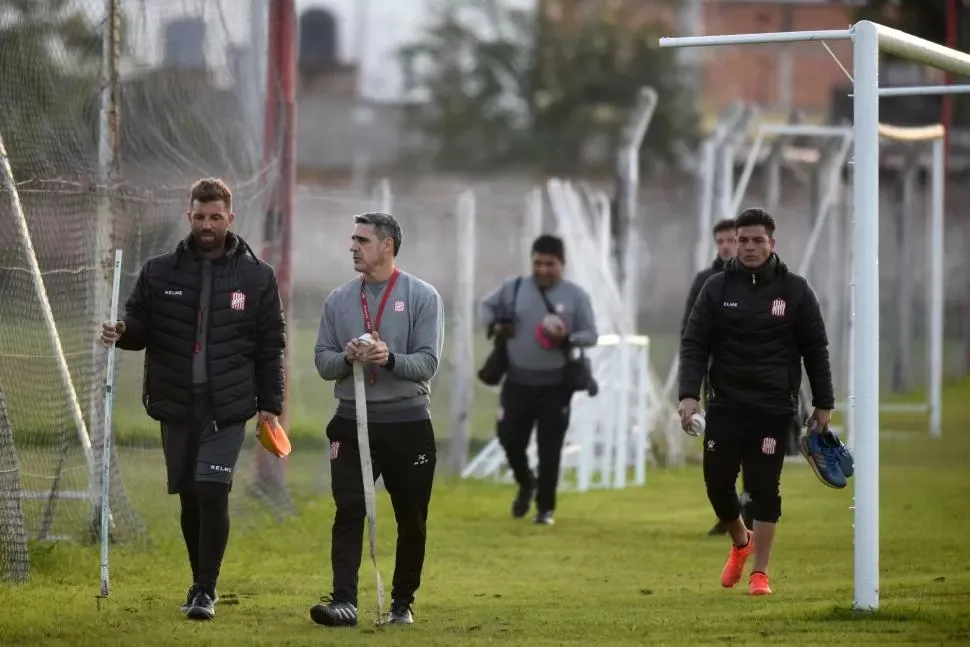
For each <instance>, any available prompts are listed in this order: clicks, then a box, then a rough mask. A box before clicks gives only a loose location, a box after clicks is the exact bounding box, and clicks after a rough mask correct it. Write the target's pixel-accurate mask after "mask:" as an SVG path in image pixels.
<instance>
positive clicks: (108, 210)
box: [88, 0, 121, 527]
mask: <svg viewBox="0 0 970 647" xmlns="http://www.w3.org/2000/svg"><path fill="white" fill-rule="evenodd" d="M118 3H119V0H104V31H103V32H102V35H101V79H100V80H101V104H100V110H99V115H98V117H99V119H98V192H97V226H96V229H95V241H94V266H95V267H96V268H97V274H96V279H95V280H94V281H92V283H91V290H92V295H91V296H92V297H93V299H92V304H91V305H92V308H93V313H94V317H96V318H97V319H98V320H100V319H102V318H103V317H104V316H105V313H107V312H108V309H109V305H110V304H109V301H110V299H111V283H112V268H113V266H114V262H113V261H114V259H113V258H112V254H111V250H112V249H113V248H114V247H115V240H114V237H115V222H114V213H113V211H114V210H113V208H112V193H113V191H114V184H115V183H116V179H117V178H116V176H117V171H118V127H119V114H118V98H119V92H118V87H119V82H118V57H119V54H120V52H119V51H118V49H119V31H120V27H121V24H120V17H121V10H120V8H119V7H118ZM103 366H104V347H103V346H102V345H101V342H99V341H94V342H93V343H92V347H91V369H90V370H91V371H92V372H94V373H100V372H101V370H102V367H103ZM101 386H102V384H101V383H99V382H98V381H97V380H91V386H90V387H89V389H88V402H89V405H88V406H89V408H88V411H89V414H88V420H89V423H90V424H89V425H88V427H89V429H92V430H98V429H102V428H103V425H102V423H101V419H102V418H101V417H102V416H103V415H104V412H103V411H101V404H102V403H101V400H102V395H101ZM92 457H93V455H92ZM88 469H89V470H90V471H91V487H92V488H94V487H95V484H96V483H97V482H98V481H97V479H98V476H97V475H98V473H99V472H98V470H97V469H96V466H95V465H94V463H93V461H91V462H90V463H89V465H88ZM92 501H93V499H92ZM95 508H96V506H95ZM95 513H97V510H96V509H95ZM95 527H97V526H95Z"/></svg>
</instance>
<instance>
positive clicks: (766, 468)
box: [679, 209, 835, 595]
mask: <svg viewBox="0 0 970 647" xmlns="http://www.w3.org/2000/svg"><path fill="white" fill-rule="evenodd" d="M736 222H737V232H738V256H737V257H736V258H735V259H732V260H731V261H729V262H728V263H727V264H726V265H725V267H724V271H723V272H722V273H720V274H716V275H714V276H712V277H711V278H710V279H708V280H707V282H706V283H705V284H704V287H703V288H702V290H701V293H700V295H699V296H698V298H697V302H696V303H695V304H694V307H693V308H692V310H691V314H690V318H689V320H688V323H687V329H686V330H685V331H684V336H683V339H682V340H681V350H680V407H679V413H680V417H681V423H682V425H683V427H684V429H685V430H687V429H688V428H689V426H690V424H691V418H692V416H693V415H694V414H695V413H698V399H699V397H700V387H701V382H702V381H703V380H704V379H705V374H706V379H707V382H706V384H707V393H706V397H707V418H706V428H705V431H704V459H703V463H704V482H705V485H706V487H707V496H708V499H709V500H710V502H711V505H712V507H713V508H714V512H715V514H717V517H718V518H719V519H720V520H721V521H723V522H724V523H725V524H726V525H727V528H728V533H729V534H730V536H731V540H732V543H733V545H732V548H731V552H730V555H729V556H728V560H727V563H726V564H725V566H724V570H723V572H722V573H721V585H722V586H724V587H726V588H730V587H733V586H734V585H735V584H737V583H738V582H739V581H740V579H741V577H742V575H743V570H744V565H745V562H746V561H747V558H748V556H749V555H751V554H752V553H754V568H753V570H752V572H751V575H750V579H749V585H748V591H749V593H750V594H751V595H769V594H771V587H770V586H769V584H768V562H769V558H770V555H771V546H772V541H773V539H774V533H775V525H776V524H777V522H778V519H779V518H780V517H781V496H780V493H779V485H780V479H781V471H782V467H783V465H784V460H785V454H786V449H787V447H786V446H787V444H788V442H789V438H790V434H789V426H790V424H791V419H792V415H793V413H794V412H795V410H796V407H797V404H798V391H799V388H800V386H801V377H802V372H801V361H802V360H804V363H805V370H806V372H807V374H808V379H809V384H810V386H811V390H812V394H813V406H814V407H815V410H814V412H813V413H812V417H813V419H814V420H813V422H814V423H815V424H813V425H810V429H812V430H813V431H812V433H815V432H816V431H818V432H821V431H823V430H827V428H828V425H829V422H830V420H831V415H832V409H833V408H834V404H835V397H834V394H833V389H832V370H831V365H830V362H829V353H828V338H827V335H826V332H825V323H824V321H823V319H822V313H821V310H820V308H819V303H818V299H817V298H816V296H815V293H814V291H813V290H812V289H811V287H810V286H809V284H808V282H807V281H806V280H805V279H804V278H803V277H801V276H798V275H796V274H795V273H793V272H791V271H789V270H788V268H787V266H786V265H785V264H784V263H782V262H781V260H780V259H779V258H778V256H777V254H775V252H774V248H775V239H774V232H775V221H774V219H773V218H772V217H771V215H769V214H768V213H767V212H765V211H764V210H762V209H747V210H745V211H744V212H742V213H741V215H740V216H738V218H737V221H736ZM709 362H710V363H709ZM739 469H743V473H744V477H743V478H744V489H745V491H747V492H748V493H749V494H750V496H751V516H752V518H753V519H754V523H753V524H752V525H753V526H754V527H753V530H752V529H749V528H748V527H747V526H746V524H745V523H744V520H743V519H742V518H741V515H740V508H739V503H738V497H737V494H736V490H735V486H736V481H737V477H738V471H739Z"/></svg>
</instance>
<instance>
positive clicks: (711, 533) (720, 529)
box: [707, 519, 728, 537]
mask: <svg viewBox="0 0 970 647" xmlns="http://www.w3.org/2000/svg"><path fill="white" fill-rule="evenodd" d="M727 531H728V529H727V526H726V525H724V522H723V521H721V520H720V519H718V520H717V523H715V524H714V525H713V526H711V529H710V530H708V531H707V536H708V537H719V536H721V535H726V534H727Z"/></svg>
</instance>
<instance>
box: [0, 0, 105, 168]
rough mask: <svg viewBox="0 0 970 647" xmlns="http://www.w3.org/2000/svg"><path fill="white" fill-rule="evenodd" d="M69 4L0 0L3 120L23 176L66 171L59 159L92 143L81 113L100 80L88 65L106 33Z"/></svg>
mask: <svg viewBox="0 0 970 647" xmlns="http://www.w3.org/2000/svg"><path fill="white" fill-rule="evenodd" d="M71 4H72V3H71V2H70V0H0V15H2V16H4V18H5V19H4V20H3V22H2V23H0V25H2V26H0V60H2V61H3V70H2V73H0V125H2V128H3V136H4V139H5V141H6V143H7V150H8V152H9V153H10V156H11V162H12V164H13V166H14V171H15V174H17V175H18V177H20V176H21V175H26V176H28V177H29V176H33V175H35V174H38V173H43V172H44V171H45V170H47V171H52V172H54V171H55V170H56V171H57V172H59V171H62V170H63V168H56V169H55V167H62V165H63V161H64V160H66V159H68V158H74V159H76V157H77V153H78V151H77V149H78V148H79V147H81V148H86V147H89V146H90V145H91V144H92V137H91V133H92V128H91V124H89V123H87V122H86V121H85V120H84V119H82V117H81V116H82V114H83V113H84V111H85V110H86V109H87V108H88V107H89V106H90V105H91V102H92V100H93V96H92V93H93V92H94V91H95V90H96V87H97V80H96V74H95V75H92V74H91V67H90V66H91V65H96V64H97V62H98V61H99V60H100V55H101V37H100V35H99V34H98V32H97V30H96V28H95V27H94V26H93V25H92V24H91V23H90V22H89V21H88V19H87V18H86V17H85V15H84V13H83V12H82V11H81V10H80V9H75V8H72V6H71ZM94 69H95V70H96V69H97V68H96V67H95V68H94ZM95 122H96V120H95Z"/></svg>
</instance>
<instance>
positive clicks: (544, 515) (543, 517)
mask: <svg viewBox="0 0 970 647" xmlns="http://www.w3.org/2000/svg"><path fill="white" fill-rule="evenodd" d="M535 522H536V523H537V524H539V525H540V526H551V525H552V524H554V523H556V520H555V519H553V517H552V510H548V511H546V512H540V513H539V514H537V515H536V517H535Z"/></svg>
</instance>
